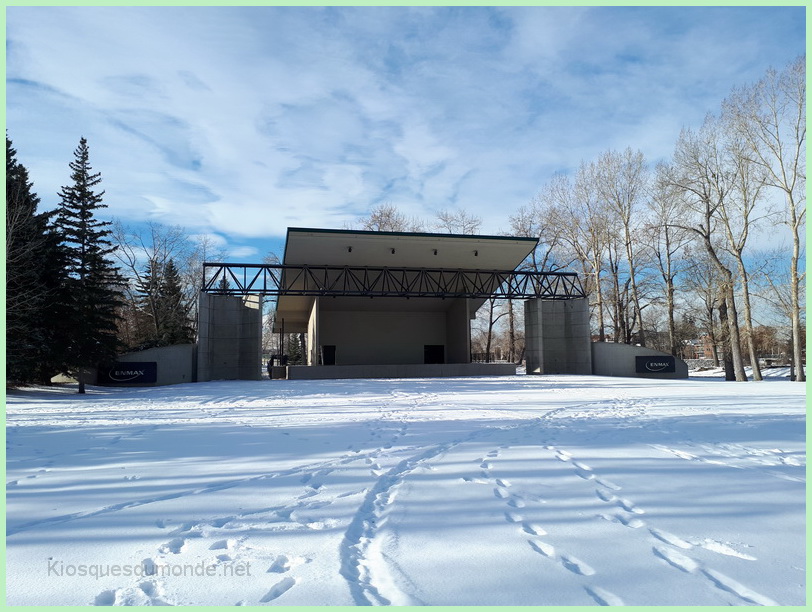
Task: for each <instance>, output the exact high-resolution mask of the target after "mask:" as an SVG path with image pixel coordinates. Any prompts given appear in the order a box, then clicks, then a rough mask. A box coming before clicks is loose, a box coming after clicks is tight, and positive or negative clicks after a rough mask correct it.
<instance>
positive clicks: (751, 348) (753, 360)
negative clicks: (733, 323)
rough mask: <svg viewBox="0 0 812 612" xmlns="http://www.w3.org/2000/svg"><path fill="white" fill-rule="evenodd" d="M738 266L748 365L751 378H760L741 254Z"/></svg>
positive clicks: (748, 290) (747, 285)
mask: <svg viewBox="0 0 812 612" xmlns="http://www.w3.org/2000/svg"><path fill="white" fill-rule="evenodd" d="M736 263H737V264H738V266H739V275H740V276H741V278H742V305H743V307H744V329H745V331H746V332H747V351H748V353H749V355H750V367H751V368H752V369H753V380H762V376H761V366H759V364H758V354H757V353H756V342H755V337H754V334H753V316H752V312H751V309H750V288H749V279H748V278H747V270H746V268H745V267H744V262H743V261H742V258H741V254H739V255H738V256H737V257H736Z"/></svg>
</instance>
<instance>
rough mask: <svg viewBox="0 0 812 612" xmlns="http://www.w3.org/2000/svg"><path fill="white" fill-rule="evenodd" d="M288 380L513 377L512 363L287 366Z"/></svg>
mask: <svg viewBox="0 0 812 612" xmlns="http://www.w3.org/2000/svg"><path fill="white" fill-rule="evenodd" d="M286 369H287V376H286V378H288V379H290V380H318V379H341V378H446V377H452V376H513V375H515V374H516V366H515V365H513V364H512V363H507V364H505V363H447V364H401V365H354V366H346V365H345V366H342V365H334V366H287V368H286Z"/></svg>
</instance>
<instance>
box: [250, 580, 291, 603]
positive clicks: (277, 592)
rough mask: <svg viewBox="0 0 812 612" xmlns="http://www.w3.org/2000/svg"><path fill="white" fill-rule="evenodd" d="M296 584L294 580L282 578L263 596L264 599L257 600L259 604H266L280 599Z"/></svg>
mask: <svg viewBox="0 0 812 612" xmlns="http://www.w3.org/2000/svg"><path fill="white" fill-rule="evenodd" d="M295 584H296V578H283V579H282V580H280V581H279V582H277V583H276V584H275V585H273V587H271V590H270V591H268V592H267V593H266V594H265V597H263V598H262V599H260V600H259V602H260V603H268V602H269V601H273V600H274V599H277V598H278V597H281V596H282V595H284V594H285V593H287V592H288V591H289V590H290V589H291V588H293V586H294V585H295Z"/></svg>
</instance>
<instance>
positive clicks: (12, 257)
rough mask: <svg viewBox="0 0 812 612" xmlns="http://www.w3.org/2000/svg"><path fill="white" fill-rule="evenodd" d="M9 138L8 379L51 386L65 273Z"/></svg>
mask: <svg viewBox="0 0 812 612" xmlns="http://www.w3.org/2000/svg"><path fill="white" fill-rule="evenodd" d="M32 188H33V185H32V183H31V182H30V180H29V177H28V170H27V169H26V168H25V166H23V165H22V164H20V163H19V162H18V161H17V152H16V151H15V149H14V148H13V146H12V143H11V140H9V138H8V136H6V381H7V382H11V383H28V382H49V381H50V378H51V376H53V375H54V374H56V373H58V372H59V371H60V365H61V363H60V359H59V356H60V353H61V351H60V350H59V346H58V345H57V330H58V329H59V327H60V326H59V323H58V322H57V321H58V316H57V312H58V308H56V307H55V297H56V295H57V289H58V287H59V286H60V285H61V283H62V279H63V277H64V270H63V267H62V262H61V260H60V256H59V253H60V251H59V248H58V247H59V239H58V236H57V235H56V233H55V232H54V231H53V227H52V226H51V223H50V219H51V218H52V217H53V215H54V214H55V213H54V212H45V213H38V212H37V207H38V205H39V203H40V199H39V197H38V196H37V195H36V194H35V193H34V192H33V190H32Z"/></svg>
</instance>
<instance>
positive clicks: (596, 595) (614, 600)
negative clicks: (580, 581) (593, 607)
mask: <svg viewBox="0 0 812 612" xmlns="http://www.w3.org/2000/svg"><path fill="white" fill-rule="evenodd" d="M584 590H585V591H586V592H587V593H588V594H589V596H590V597H591V598H592V599H594V600H595V602H596V603H597V604H598V605H601V606H625V605H626V604H625V603H623V600H622V599H621V598H620V597H618V596H617V595H615V594H614V593H610V592H609V591H607V590H606V589H602V588H600V587H584Z"/></svg>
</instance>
